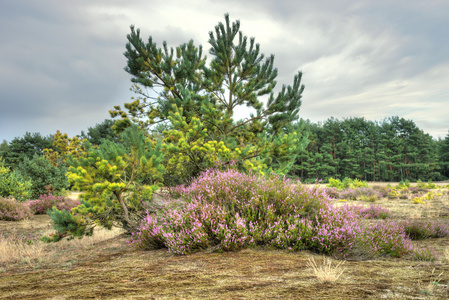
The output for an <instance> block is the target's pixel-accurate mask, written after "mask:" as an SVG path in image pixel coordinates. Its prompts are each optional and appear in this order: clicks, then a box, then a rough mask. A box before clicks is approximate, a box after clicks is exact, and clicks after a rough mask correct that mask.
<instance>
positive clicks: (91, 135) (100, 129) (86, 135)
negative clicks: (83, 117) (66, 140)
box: [79, 119, 119, 145]
mask: <svg viewBox="0 0 449 300" xmlns="http://www.w3.org/2000/svg"><path fill="white" fill-rule="evenodd" d="M114 123H115V122H114V121H113V120H111V119H106V120H104V121H103V122H101V123H98V124H96V125H95V126H94V127H89V128H88V129H87V132H84V131H81V134H80V135H79V139H80V140H83V139H87V140H88V141H89V142H90V143H91V144H92V145H100V144H101V140H102V139H106V140H110V141H113V142H117V143H118V142H119V137H118V136H117V133H116V132H115V131H114V130H113V129H112V126H113V125H114Z"/></svg>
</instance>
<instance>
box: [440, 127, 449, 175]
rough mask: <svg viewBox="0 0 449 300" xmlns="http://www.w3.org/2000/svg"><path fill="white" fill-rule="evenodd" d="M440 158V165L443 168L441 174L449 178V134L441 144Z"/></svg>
mask: <svg viewBox="0 0 449 300" xmlns="http://www.w3.org/2000/svg"><path fill="white" fill-rule="evenodd" d="M439 144H440V145H439V148H438V154H439V155H438V157H439V164H440V167H441V174H442V175H443V176H444V177H446V178H448V177H449V132H448V134H447V135H446V137H445V139H444V140H442V141H441V142H440V143H439Z"/></svg>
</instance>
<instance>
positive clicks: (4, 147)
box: [0, 140, 9, 157]
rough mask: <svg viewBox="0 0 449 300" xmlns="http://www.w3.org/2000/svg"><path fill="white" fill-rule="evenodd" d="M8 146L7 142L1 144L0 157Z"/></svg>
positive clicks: (6, 150)
mask: <svg viewBox="0 0 449 300" xmlns="http://www.w3.org/2000/svg"><path fill="white" fill-rule="evenodd" d="M8 149H9V145H8V141H6V140H3V142H2V143H1V144H0V157H3V156H4V153H6V152H8Z"/></svg>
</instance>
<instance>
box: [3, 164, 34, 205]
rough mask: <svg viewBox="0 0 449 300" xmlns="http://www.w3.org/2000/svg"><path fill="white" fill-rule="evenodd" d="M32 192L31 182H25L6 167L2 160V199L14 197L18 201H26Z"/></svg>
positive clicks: (20, 176)
mask: <svg viewBox="0 0 449 300" xmlns="http://www.w3.org/2000/svg"><path fill="white" fill-rule="evenodd" d="M30 192H31V182H30V181H28V180H25V179H24V178H23V177H22V175H20V174H19V173H17V172H16V171H11V170H10V168H8V167H5V166H4V163H3V160H2V159H1V158H0V197H9V196H12V197H14V198H15V199H16V200H18V201H25V200H26V199H27V198H28V197H29V196H30Z"/></svg>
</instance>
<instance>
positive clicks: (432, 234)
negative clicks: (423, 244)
mask: <svg viewBox="0 0 449 300" xmlns="http://www.w3.org/2000/svg"><path fill="white" fill-rule="evenodd" d="M402 226H404V231H405V233H406V234H407V236H408V237H409V238H410V239H412V240H423V239H428V238H440V237H446V236H449V224H447V223H444V222H441V221H421V220H417V219H412V220H407V221H403V222H402Z"/></svg>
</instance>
